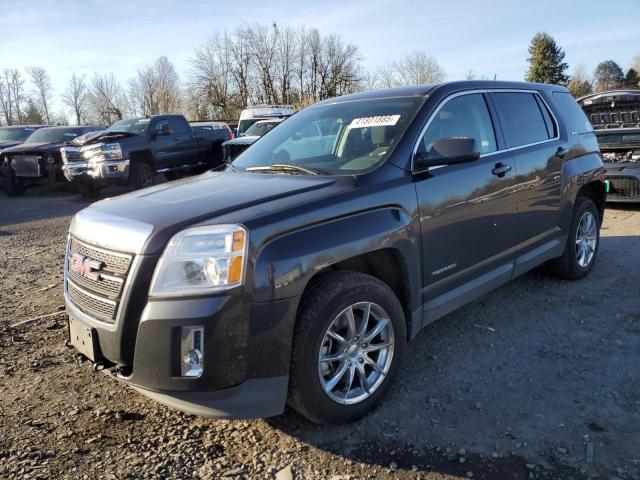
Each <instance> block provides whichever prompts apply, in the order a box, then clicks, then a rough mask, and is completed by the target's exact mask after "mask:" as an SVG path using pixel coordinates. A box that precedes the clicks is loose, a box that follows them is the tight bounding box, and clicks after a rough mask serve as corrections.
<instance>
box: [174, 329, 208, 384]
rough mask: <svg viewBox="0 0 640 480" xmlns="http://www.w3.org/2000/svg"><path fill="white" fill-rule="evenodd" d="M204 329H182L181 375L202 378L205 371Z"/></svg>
mask: <svg viewBox="0 0 640 480" xmlns="http://www.w3.org/2000/svg"><path fill="white" fill-rule="evenodd" d="M203 339H204V328H203V327H201V326H198V327H182V332H181V335H180V375H181V376H183V377H189V378H198V377H200V376H202V372H203V370H204V364H203V358H204V342H203Z"/></svg>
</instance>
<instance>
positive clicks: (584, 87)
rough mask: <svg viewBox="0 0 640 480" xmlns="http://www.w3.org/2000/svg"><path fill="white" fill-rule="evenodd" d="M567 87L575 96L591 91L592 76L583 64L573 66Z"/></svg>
mask: <svg viewBox="0 0 640 480" xmlns="http://www.w3.org/2000/svg"><path fill="white" fill-rule="evenodd" d="M567 88H568V89H569V91H570V92H571V95H573V96H574V97H576V98H579V97H582V96H584V95H587V94H589V93H591V92H592V91H593V86H592V78H591V75H589V72H588V71H587V67H586V66H585V65H584V64H582V63H579V64H578V65H576V66H575V68H574V69H573V74H572V75H571V78H570V80H569V83H568V84H567Z"/></svg>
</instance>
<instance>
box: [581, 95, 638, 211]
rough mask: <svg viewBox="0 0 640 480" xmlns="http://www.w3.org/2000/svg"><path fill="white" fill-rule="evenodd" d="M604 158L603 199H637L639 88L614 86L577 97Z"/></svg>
mask: <svg viewBox="0 0 640 480" xmlns="http://www.w3.org/2000/svg"><path fill="white" fill-rule="evenodd" d="M578 104H579V105H580V106H581V107H582V109H583V110H584V112H585V113H586V114H587V117H588V118H589V120H590V121H591V124H592V125H593V128H594V129H595V132H596V137H597V138H598V142H599V143H600V151H601V152H602V156H603V158H604V162H605V168H606V170H607V172H606V187H607V200H608V201H610V202H640V90H614V91H610V92H601V93H594V94H592V95H587V96H585V97H582V98H579V99H578Z"/></svg>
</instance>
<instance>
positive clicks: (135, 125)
mask: <svg viewBox="0 0 640 480" xmlns="http://www.w3.org/2000/svg"><path fill="white" fill-rule="evenodd" d="M150 121H151V120H150V119H149V118H130V119H127V120H120V121H119V122H116V123H114V124H113V125H111V126H110V127H109V128H107V132H126V133H132V134H133V135H140V134H142V133H144V132H146V131H147V127H148V126H149V122H150Z"/></svg>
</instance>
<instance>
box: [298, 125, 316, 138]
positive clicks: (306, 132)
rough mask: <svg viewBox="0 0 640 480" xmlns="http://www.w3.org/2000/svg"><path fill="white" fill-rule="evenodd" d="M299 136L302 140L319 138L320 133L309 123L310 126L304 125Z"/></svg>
mask: <svg viewBox="0 0 640 480" xmlns="http://www.w3.org/2000/svg"><path fill="white" fill-rule="evenodd" d="M300 134H301V135H302V137H303V138H306V137H318V136H320V132H319V131H318V127H317V126H316V125H315V124H314V123H310V124H308V125H306V126H305V127H304V128H303V129H302V130H301V131H300Z"/></svg>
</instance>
